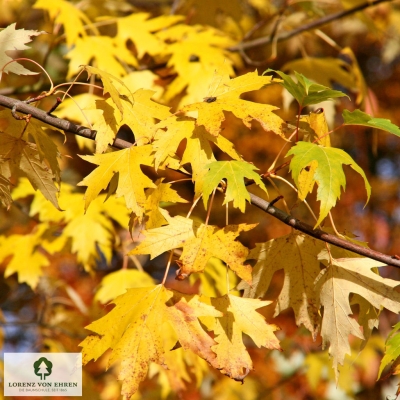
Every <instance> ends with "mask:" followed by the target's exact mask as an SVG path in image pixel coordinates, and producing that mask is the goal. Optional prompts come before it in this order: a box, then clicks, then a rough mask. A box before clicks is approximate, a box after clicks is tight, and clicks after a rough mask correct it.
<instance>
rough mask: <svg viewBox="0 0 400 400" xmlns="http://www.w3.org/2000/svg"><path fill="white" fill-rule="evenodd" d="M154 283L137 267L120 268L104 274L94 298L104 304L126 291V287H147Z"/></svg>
mask: <svg viewBox="0 0 400 400" xmlns="http://www.w3.org/2000/svg"><path fill="white" fill-rule="evenodd" d="M153 284H154V280H153V278H152V277H151V276H150V275H149V274H147V273H146V272H144V271H138V270H137V269H120V270H119V271H115V272H111V273H110V274H108V275H106V276H105V277H104V278H103V279H102V280H101V283H100V288H99V289H98V291H97V292H96V295H95V297H94V298H95V299H96V300H97V301H100V303H103V304H106V303H108V302H109V301H110V300H113V299H115V298H116V297H118V296H120V295H121V294H123V293H125V292H126V289H132V288H137V287H147V286H152V285H153Z"/></svg>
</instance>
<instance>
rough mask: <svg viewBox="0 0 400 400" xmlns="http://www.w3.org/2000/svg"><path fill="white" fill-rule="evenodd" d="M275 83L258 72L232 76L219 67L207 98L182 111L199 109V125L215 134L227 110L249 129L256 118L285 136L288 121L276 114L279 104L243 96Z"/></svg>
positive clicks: (263, 124) (269, 129) (268, 129)
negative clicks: (257, 101)
mask: <svg viewBox="0 0 400 400" xmlns="http://www.w3.org/2000/svg"><path fill="white" fill-rule="evenodd" d="M224 69H225V70H224ZM271 83H272V77H271V76H259V75H258V73H257V71H254V72H249V73H247V74H245V75H242V76H239V77H237V78H234V79H229V75H228V73H227V72H226V68H221V69H220V70H217V72H216V74H215V78H214V80H213V82H212V84H211V85H210V89H209V91H208V94H206V96H204V101H203V102H201V103H195V104H189V105H187V106H185V107H183V108H182V109H181V112H188V111H197V112H198V117H197V120H196V124H197V125H204V127H205V128H206V129H207V131H208V132H210V133H211V134H212V135H214V136H218V135H219V133H220V130H221V128H220V127H221V124H222V122H223V121H224V120H225V116H224V111H230V112H232V113H233V114H234V115H235V116H236V117H237V118H240V119H241V120H242V121H243V123H244V124H245V125H246V127H248V128H251V121H252V120H256V121H258V122H259V123H260V124H261V126H262V127H263V129H264V130H266V131H272V132H274V133H276V134H279V135H281V136H282V137H284V133H283V131H282V127H283V124H284V121H283V120H282V119H281V118H280V117H278V116H277V115H276V114H274V113H273V111H274V110H277V107H274V106H271V105H268V104H258V103H254V102H250V101H246V100H242V99H240V95H241V94H243V93H246V92H250V91H252V90H259V89H261V88H263V87H264V86H266V85H269V84H271Z"/></svg>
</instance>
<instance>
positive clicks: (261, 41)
mask: <svg viewBox="0 0 400 400" xmlns="http://www.w3.org/2000/svg"><path fill="white" fill-rule="evenodd" d="M389 1H393V0H372V1H367V2H365V3H362V4H360V5H358V6H356V7H353V8H349V9H347V10H343V11H339V12H337V13H333V14H330V15H326V16H325V17H322V18H320V19H317V20H315V21H311V22H309V23H308V24H304V25H302V26H300V27H298V28H296V29H292V30H291V31H288V32H282V33H281V34H279V35H276V36H272V35H269V36H265V37H261V38H258V39H254V40H250V41H248V42H244V43H239V44H237V45H234V46H231V47H228V48H227V50H228V51H232V52H238V51H243V50H247V49H251V48H254V47H260V46H265V45H267V44H270V43H272V42H273V41H274V40H276V42H282V41H284V40H287V39H290V38H292V37H294V36H297V35H299V34H300V33H303V32H306V31H309V30H311V29H316V28H319V27H320V26H322V25H325V24H328V23H329V22H332V21H336V20H338V19H341V18H344V17H347V16H349V15H352V14H355V13H356V12H358V11H362V10H365V9H366V8H369V7H372V6H376V5H377V4H380V3H386V2H389Z"/></svg>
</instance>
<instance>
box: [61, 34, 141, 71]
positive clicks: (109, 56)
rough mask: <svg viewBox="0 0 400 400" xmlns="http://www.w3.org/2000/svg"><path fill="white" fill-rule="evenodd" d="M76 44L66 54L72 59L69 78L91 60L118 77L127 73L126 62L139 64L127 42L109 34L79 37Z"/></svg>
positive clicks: (98, 66) (134, 64) (101, 68)
mask: <svg viewBox="0 0 400 400" xmlns="http://www.w3.org/2000/svg"><path fill="white" fill-rule="evenodd" d="M74 45H75V46H74V48H73V49H72V50H70V51H69V52H68V53H67V55H66V56H65V57H66V58H68V59H69V60H70V61H69V68H68V74H67V78H71V77H72V76H74V75H75V74H76V73H77V72H78V71H79V70H80V69H81V65H88V64H89V62H90V61H91V60H94V61H95V62H96V66H97V68H99V69H100V70H102V71H107V72H108V73H109V74H111V75H113V76H117V77H121V76H124V75H126V74H127V70H126V68H125V65H126V64H129V65H133V66H134V67H137V66H138V63H137V60H136V58H135V57H134V56H133V54H132V53H131V52H130V51H129V50H128V49H127V47H126V46H125V44H124V43H121V42H119V41H117V40H115V39H114V38H110V37H109V36H86V37H85V38H80V37H78V38H77V39H76V40H75V43H74ZM119 60H120V61H119Z"/></svg>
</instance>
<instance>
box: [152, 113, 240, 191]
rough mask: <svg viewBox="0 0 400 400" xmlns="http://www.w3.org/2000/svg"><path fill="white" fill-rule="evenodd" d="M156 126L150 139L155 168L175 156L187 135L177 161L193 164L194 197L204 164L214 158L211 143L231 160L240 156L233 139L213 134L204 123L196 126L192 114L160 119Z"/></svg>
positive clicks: (202, 182)
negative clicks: (153, 135)
mask: <svg viewBox="0 0 400 400" xmlns="http://www.w3.org/2000/svg"><path fill="white" fill-rule="evenodd" d="M156 128H157V131H156V134H155V137H154V139H155V140H154V142H153V147H154V148H155V149H156V153H155V156H154V157H155V166H156V168H159V166H160V165H161V164H163V163H165V162H166V160H167V159H168V157H171V156H174V155H175V154H176V152H177V150H178V146H179V144H180V143H181V142H182V140H184V139H186V149H185V151H184V153H183V155H182V160H181V162H180V165H181V166H183V165H185V164H190V165H191V167H192V180H193V182H194V183H195V198H198V197H199V196H200V195H201V193H202V191H203V184H204V176H205V175H206V173H207V171H208V170H207V168H205V166H206V165H207V164H209V163H210V162H213V161H216V159H215V157H214V154H213V150H212V147H211V143H213V144H215V145H216V146H217V147H219V148H220V149H221V150H222V151H223V152H224V153H226V154H228V155H229V156H230V157H231V158H233V159H234V160H241V159H242V157H241V156H240V154H239V153H238V152H237V151H236V150H235V148H234V145H233V143H232V142H230V141H229V140H228V139H226V138H225V137H223V136H222V135H218V136H217V137H215V136H212V135H211V134H210V133H208V132H207V131H206V130H205V128H204V127H203V126H195V119H194V118H191V117H176V116H171V117H169V118H167V119H165V120H163V121H161V122H159V123H158V124H157V126H156Z"/></svg>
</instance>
